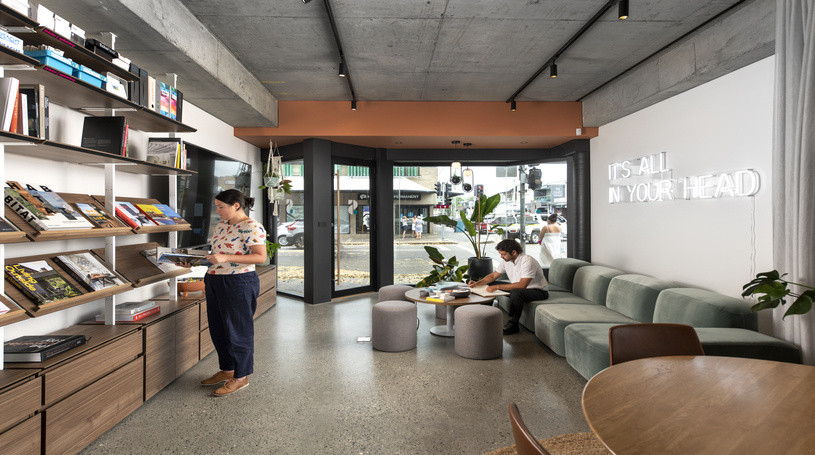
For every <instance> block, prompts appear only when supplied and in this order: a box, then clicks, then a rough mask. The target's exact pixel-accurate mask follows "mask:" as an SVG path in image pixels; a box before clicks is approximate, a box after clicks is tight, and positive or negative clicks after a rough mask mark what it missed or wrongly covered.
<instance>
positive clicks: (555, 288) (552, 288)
mask: <svg viewBox="0 0 815 455" xmlns="http://www.w3.org/2000/svg"><path fill="white" fill-rule="evenodd" d="M549 292H571V291H569V290H568V289H566V288H562V287H560V286H558V285H555V284H552V283H549Z"/></svg>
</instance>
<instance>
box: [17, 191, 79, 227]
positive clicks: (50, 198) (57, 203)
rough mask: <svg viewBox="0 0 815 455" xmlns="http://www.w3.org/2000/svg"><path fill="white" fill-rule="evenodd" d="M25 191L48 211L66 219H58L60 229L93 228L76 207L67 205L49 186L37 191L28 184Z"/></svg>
mask: <svg viewBox="0 0 815 455" xmlns="http://www.w3.org/2000/svg"><path fill="white" fill-rule="evenodd" d="M25 189H26V191H28V193H29V194H31V195H32V196H34V197H35V198H37V199H39V200H40V202H42V203H43V205H44V206H45V207H46V208H47V209H49V210H51V211H53V212H54V213H55V214H58V215H62V216H63V217H64V219H62V218H59V219H58V220H59V222H60V223H59V224H60V227H64V228H66V229H68V228H70V229H87V228H92V227H93V223H91V222H90V221H88V220H87V219H85V217H83V216H82V214H81V213H79V212H78V211H77V210H76V209H75V208H74V206H72V205H71V204H69V203H67V202H66V201H65V200H64V199H62V197H60V195H58V194H57V193H55V192H53V191H51V189H50V188H48V187H47V186H44V185H40V188H39V189H37V187H35V186H34V185H29V184H26V186H25Z"/></svg>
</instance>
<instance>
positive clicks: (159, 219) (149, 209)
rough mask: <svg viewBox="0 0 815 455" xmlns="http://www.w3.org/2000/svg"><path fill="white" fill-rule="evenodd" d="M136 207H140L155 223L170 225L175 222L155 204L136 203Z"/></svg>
mask: <svg viewBox="0 0 815 455" xmlns="http://www.w3.org/2000/svg"><path fill="white" fill-rule="evenodd" d="M135 206H136V208H137V209H139V210H140V211H141V212H142V213H144V214H145V215H147V216H148V217H149V218H150V219H151V220H153V222H154V223H156V224H160V225H170V224H175V221H173V220H172V219H170V218H168V217H166V216H165V215H164V213H162V211H161V210H159V209H158V208H156V206H154V205H153V204H135Z"/></svg>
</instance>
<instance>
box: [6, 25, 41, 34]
mask: <svg viewBox="0 0 815 455" xmlns="http://www.w3.org/2000/svg"><path fill="white" fill-rule="evenodd" d="M5 29H6V31H7V32H9V33H11V34H14V33H37V31H36V30H34V29H33V28H31V27H26V26H8V27H5Z"/></svg>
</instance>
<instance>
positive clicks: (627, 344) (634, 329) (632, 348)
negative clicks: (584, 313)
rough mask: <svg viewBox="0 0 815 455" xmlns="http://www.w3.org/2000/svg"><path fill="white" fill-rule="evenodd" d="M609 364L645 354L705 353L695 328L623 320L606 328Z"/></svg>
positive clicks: (648, 355) (649, 355)
mask: <svg viewBox="0 0 815 455" xmlns="http://www.w3.org/2000/svg"><path fill="white" fill-rule="evenodd" d="M608 340H609V347H610V349H609V352H610V355H611V364H612V365H616V364H618V363H623V362H628V361H629V360H636V359H642V358H646V357H661V356H668V355H705V351H704V350H703V349H702V344H701V343H700V342H699V337H698V336H697V335H696V331H695V330H694V329H693V327H691V326H689V325H682V324H625V325H615V326H614V327H612V328H611V329H609V331H608Z"/></svg>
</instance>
